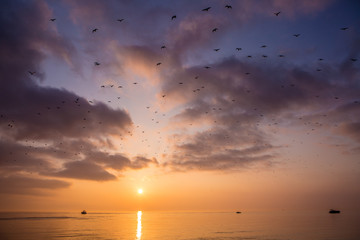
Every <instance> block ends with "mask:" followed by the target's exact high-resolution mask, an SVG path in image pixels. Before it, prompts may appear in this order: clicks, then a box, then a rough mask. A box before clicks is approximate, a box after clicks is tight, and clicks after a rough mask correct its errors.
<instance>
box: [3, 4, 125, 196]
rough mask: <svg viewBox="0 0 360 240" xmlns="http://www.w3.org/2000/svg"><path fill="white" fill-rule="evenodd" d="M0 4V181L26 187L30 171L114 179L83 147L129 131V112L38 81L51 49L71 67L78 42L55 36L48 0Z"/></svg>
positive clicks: (44, 184) (36, 183) (39, 184)
mask: <svg viewBox="0 0 360 240" xmlns="http://www.w3.org/2000/svg"><path fill="white" fill-rule="evenodd" d="M4 7H5V8H6V13H4V12H2V14H1V15H0V18H1V19H0V29H1V31H3V35H2V37H1V39H0V51H1V52H2V54H1V57H0V63H1V64H0V65H1V67H0V82H1V86H2V87H1V88H0V130H1V132H0V138H1V141H0V150H1V151H0V156H1V160H0V164H1V165H0V166H1V169H0V171H1V172H2V173H3V174H10V173H11V175H9V177H7V178H4V179H2V181H3V182H9V181H14V184H19V186H20V187H19V188H21V189H23V188H25V187H23V186H25V185H24V184H23V182H26V178H27V177H26V176H27V175H28V174H34V175H39V176H49V175H51V174H53V173H56V174H53V175H54V176H55V175H56V176H58V177H68V178H76V179H79V178H80V179H88V180H96V181H105V180H114V179H116V177H115V176H114V175H112V174H110V173H108V172H107V171H106V170H105V169H104V168H106V165H98V164H96V163H95V162H93V161H91V160H88V159H86V158H85V159H82V157H83V156H84V155H86V154H87V153H86V152H85V148H86V149H87V150H88V151H89V149H94V148H96V147H97V146H99V145H101V144H102V143H103V142H107V143H109V140H108V139H107V138H111V136H120V135H121V136H122V135H127V134H128V132H129V131H130V130H131V128H132V120H131V118H130V115H129V113H128V112H127V111H126V110H124V109H112V108H110V107H108V106H107V105H105V104H104V103H101V102H96V101H94V102H93V103H90V102H89V101H88V100H87V99H85V98H84V97H81V96H79V95H78V94H76V93H73V92H71V91H69V90H66V89H57V88H52V87H44V86H41V85H40V84H39V80H40V81H44V80H45V79H46V78H47V77H51V76H45V75H44V74H43V73H42V70H41V66H42V65H41V64H42V62H43V61H44V60H45V59H46V58H47V57H48V56H49V55H51V56H56V57H59V58H60V59H63V60H64V61H65V62H67V64H69V66H70V67H74V66H75V65H76V64H77V63H76V61H77V58H78V56H77V52H76V48H75V46H74V45H73V44H72V43H71V42H70V40H68V39H66V38H64V37H61V36H60V35H58V33H57V31H56V28H55V27H54V26H53V23H52V22H51V21H49V19H50V18H51V17H52V15H51V11H50V9H49V7H48V6H47V4H46V3H45V2H43V1H29V2H26V3H25V2H21V4H20V3H19V2H17V1H7V2H5V3H4ZM51 24H52V25H51ZM104 139H105V140H104ZM106 139H107V140H106ZM108 146H109V145H108ZM81 152H84V153H81ZM114 164H115V163H114ZM114 168H115V167H114ZM84 170H85V171H84ZM29 179H30V180H29V181H28V185H29V186H28V185H26V186H28V188H29V189H35V188H36V189H37V188H44V189H45V188H51V187H52V186H53V187H54V188H61V187H67V186H68V183H67V182H64V181H60V180H47V179H46V178H44V179H40V178H39V179H32V178H29ZM30 185H33V186H32V187H31V186H30ZM6 189H8V188H6ZM6 191H8V190H6ZM26 192H28V191H26Z"/></svg>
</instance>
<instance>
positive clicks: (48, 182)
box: [0, 176, 70, 195]
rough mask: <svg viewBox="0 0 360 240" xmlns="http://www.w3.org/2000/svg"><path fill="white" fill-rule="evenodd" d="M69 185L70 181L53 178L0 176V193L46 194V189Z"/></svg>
mask: <svg viewBox="0 0 360 240" xmlns="http://www.w3.org/2000/svg"><path fill="white" fill-rule="evenodd" d="M69 186H70V183H68V182H65V181H61V180H55V179H44V178H34V177H22V176H8V177H6V176H5V177H4V176H2V177H0V193H1V194H26V195H28V194H30V195H43V194H47V192H48V191H51V190H57V189H61V188H68V187H69Z"/></svg>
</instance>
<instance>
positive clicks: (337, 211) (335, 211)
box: [329, 209, 340, 213]
mask: <svg viewBox="0 0 360 240" xmlns="http://www.w3.org/2000/svg"><path fill="white" fill-rule="evenodd" d="M329 213H340V210H334V209H330V211H329Z"/></svg>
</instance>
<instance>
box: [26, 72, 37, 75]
mask: <svg viewBox="0 0 360 240" xmlns="http://www.w3.org/2000/svg"><path fill="white" fill-rule="evenodd" d="M28 72H29V73H30V75H34V74H35V73H36V72H32V71H28Z"/></svg>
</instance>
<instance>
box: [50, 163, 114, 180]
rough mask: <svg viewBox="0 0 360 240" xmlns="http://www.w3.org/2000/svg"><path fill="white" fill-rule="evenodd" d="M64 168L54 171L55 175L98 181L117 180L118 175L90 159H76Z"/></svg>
mask: <svg viewBox="0 0 360 240" xmlns="http://www.w3.org/2000/svg"><path fill="white" fill-rule="evenodd" d="M64 168H65V169H64V170H61V171H59V172H56V173H54V174H53V175H54V176H58V177H66V178H75V179H85V180H96V181H108V180H115V179H116V176H114V175H112V174H111V173H109V172H107V171H105V170H104V169H103V168H102V167H101V166H99V165H97V164H95V163H92V162H88V161H74V162H67V163H65V164H64Z"/></svg>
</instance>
